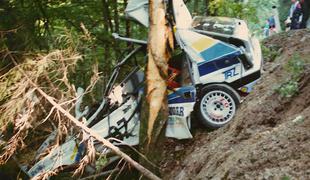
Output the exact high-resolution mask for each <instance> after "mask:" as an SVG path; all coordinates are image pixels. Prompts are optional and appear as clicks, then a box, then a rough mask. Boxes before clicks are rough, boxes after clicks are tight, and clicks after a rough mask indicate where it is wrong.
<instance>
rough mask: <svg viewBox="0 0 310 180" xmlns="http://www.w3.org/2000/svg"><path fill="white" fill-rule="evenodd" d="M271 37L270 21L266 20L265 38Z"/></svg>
mask: <svg viewBox="0 0 310 180" xmlns="http://www.w3.org/2000/svg"><path fill="white" fill-rule="evenodd" d="M268 36H269V21H268V20H266V23H265V26H264V37H268Z"/></svg>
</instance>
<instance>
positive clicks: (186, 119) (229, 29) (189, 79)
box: [27, 0, 262, 177]
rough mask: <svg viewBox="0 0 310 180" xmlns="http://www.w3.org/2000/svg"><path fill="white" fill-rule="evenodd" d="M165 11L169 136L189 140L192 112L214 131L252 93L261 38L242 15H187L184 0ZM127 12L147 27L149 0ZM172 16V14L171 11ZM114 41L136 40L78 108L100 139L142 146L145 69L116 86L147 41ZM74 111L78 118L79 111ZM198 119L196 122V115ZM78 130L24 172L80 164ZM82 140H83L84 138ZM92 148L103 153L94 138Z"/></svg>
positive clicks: (136, 1)
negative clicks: (90, 107) (85, 106)
mask: <svg viewBox="0 0 310 180" xmlns="http://www.w3.org/2000/svg"><path fill="white" fill-rule="evenodd" d="M168 11H169V13H171V15H172V17H173V20H172V21H174V24H175V26H174V27H173V28H174V30H175V31H174V37H175V40H176V44H177V45H178V49H177V50H176V51H175V52H174V56H173V57H172V59H171V60H170V61H169V77H168V81H167V85H168V90H169V95H168V106H169V117H168V123H167V127H166V136H167V137H172V138H176V139H188V138H192V135H191V132H190V127H191V114H192V113H193V112H194V113H195V114H196V115H197V117H198V119H199V120H200V122H202V124H203V125H205V126H206V127H208V128H213V129H214V128H219V127H222V126H224V125H225V124H227V123H228V122H230V121H231V120H232V118H233V117H234V115H235V113H236V110H237V107H238V105H239V103H240V96H244V95H247V94H248V93H250V92H251V90H252V87H253V85H254V84H255V83H256V82H257V80H258V79H259V78H260V74H261V67H262V55H261V49H260V44H259V41H258V40H257V39H256V38H255V37H252V36H251V34H250V33H249V30H248V27H247V25H246V23H245V22H244V21H243V20H239V19H235V18H224V17H195V18H192V16H191V14H190V13H189V11H188V9H187V7H186V5H185V4H184V2H183V0H172V1H169V5H168ZM125 12H126V15H127V16H128V17H130V18H131V19H134V20H136V21H138V22H139V23H141V24H142V25H144V26H146V27H148V25H149V22H148V19H149V17H148V0H130V1H129V2H128V6H127V8H126V10H125ZM168 17H169V16H168ZM113 36H114V38H115V39H117V40H123V41H126V42H129V43H132V44H134V45H135V47H136V48H135V49H134V50H132V51H131V52H129V53H128V54H127V56H126V57H125V58H124V59H121V60H120V61H119V62H118V64H117V65H116V66H115V68H114V71H113V73H112V75H111V77H110V80H109V82H108V84H107V87H106V89H105V92H104V94H103V99H102V102H101V103H100V105H99V106H98V107H97V109H96V111H94V112H88V113H87V112H86V113H84V112H83V113H81V112H79V108H77V109H76V112H77V113H76V116H78V117H77V118H80V117H81V116H83V117H85V119H86V121H85V123H86V125H87V126H88V127H89V128H91V129H92V130H93V131H95V132H97V133H98V134H100V135H101V136H102V137H104V138H109V137H115V138H118V139H120V140H122V142H123V143H125V144H127V145H132V146H133V145H138V144H139V129H140V110H141V101H142V95H143V92H144V91H143V89H144V83H143V82H144V73H143V70H142V69H141V67H140V66H139V65H135V66H131V67H132V71H131V73H129V74H128V75H127V76H126V78H125V79H123V80H122V81H121V82H120V83H118V84H116V83H115V82H116V79H117V78H118V77H119V74H120V72H121V68H122V67H123V66H124V65H126V63H127V62H128V61H130V60H131V59H132V57H134V56H135V55H136V54H138V53H142V54H144V56H145V57H146V56H147V51H146V46H147V42H146V41H144V40H138V39H133V38H129V37H122V36H120V35H118V34H113ZM77 114H78V115H77ZM195 120H196V119H195ZM55 137H56V135H55V133H54V134H53V133H52V134H51V135H50V136H49V137H48V139H47V140H46V141H45V142H44V143H43V144H42V146H41V147H40V148H39V150H38V152H37V154H40V152H43V151H44V149H46V148H47V146H48V144H49V143H50V142H51V141H52V140H53V139H54V138H55ZM78 137H79V135H72V137H71V138H68V140H67V141H66V142H65V143H64V144H62V145H61V146H59V147H57V148H55V149H54V150H52V151H51V153H49V154H48V155H47V156H45V157H43V158H41V159H40V160H39V158H38V159H37V160H36V163H35V164H34V165H33V166H32V167H31V168H30V169H28V170H27V174H28V175H29V176H30V177H34V176H36V175H38V174H39V173H41V172H43V171H49V170H53V169H56V168H59V167H63V166H68V165H72V164H74V163H78V162H79V161H80V159H81V157H82V155H83V154H84V153H85V152H84V151H85V147H84V145H83V141H82V142H81V141H79V140H78V139H79V138H78ZM84 138H87V137H83V139H84ZM94 144H95V147H96V150H97V151H99V152H102V153H108V150H107V149H106V148H104V147H102V146H101V145H100V144H98V143H96V142H95V141H94Z"/></svg>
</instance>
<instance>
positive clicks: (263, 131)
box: [161, 30, 310, 180]
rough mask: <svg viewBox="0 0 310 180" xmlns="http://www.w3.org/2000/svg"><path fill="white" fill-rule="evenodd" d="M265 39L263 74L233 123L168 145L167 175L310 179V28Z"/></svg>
mask: <svg viewBox="0 0 310 180" xmlns="http://www.w3.org/2000/svg"><path fill="white" fill-rule="evenodd" d="M263 44H264V45H265V46H266V47H267V48H266V49H265V50H266V52H267V55H266V57H267V58H265V60H266V61H265V63H264V72H263V76H262V78H261V80H260V82H259V83H258V85H256V87H255V90H254V92H253V93H252V94H250V95H249V96H248V97H247V98H246V99H245V101H244V102H243V103H242V104H241V106H240V108H239V110H238V113H237V115H236V117H235V119H234V120H233V122H231V123H230V124H229V125H227V126H225V127H224V128H221V129H219V130H216V131H213V132H206V131H205V130H203V129H199V130H195V131H196V132H195V138H194V141H193V142H185V143H184V142H174V144H176V145H177V146H176V148H173V150H169V148H167V149H166V150H165V155H166V159H168V160H165V161H163V162H162V167H161V169H162V172H163V176H164V179H178V180H180V179H253V178H255V179H292V178H293V179H309V178H310V31H309V30H302V31H292V32H289V33H282V34H278V35H276V36H273V37H271V38H269V39H267V40H265V41H264V42H263ZM275 55H277V57H276V58H275V59H273V57H275ZM169 141H170V143H171V140H169ZM182 149H184V150H182Z"/></svg>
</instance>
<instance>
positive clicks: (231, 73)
mask: <svg viewBox="0 0 310 180" xmlns="http://www.w3.org/2000/svg"><path fill="white" fill-rule="evenodd" d="M223 74H224V78H225V80H227V79H229V78H232V77H234V76H237V75H239V73H238V72H236V67H234V68H231V69H229V70H227V71H224V72H223Z"/></svg>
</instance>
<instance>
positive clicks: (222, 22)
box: [192, 16, 236, 35]
mask: <svg viewBox="0 0 310 180" xmlns="http://www.w3.org/2000/svg"><path fill="white" fill-rule="evenodd" d="M192 26H193V28H195V29H198V30H203V31H210V32H215V33H221V34H226V35H233V34H234V30H235V27H236V25H235V20H234V19H232V18H225V17H203V16H197V17H195V18H194V20H193V24H192Z"/></svg>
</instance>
